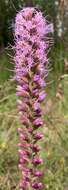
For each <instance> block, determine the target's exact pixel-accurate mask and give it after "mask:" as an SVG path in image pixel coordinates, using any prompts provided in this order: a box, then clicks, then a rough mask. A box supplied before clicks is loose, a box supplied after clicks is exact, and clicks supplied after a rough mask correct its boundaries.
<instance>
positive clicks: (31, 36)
mask: <svg viewBox="0 0 68 190" xmlns="http://www.w3.org/2000/svg"><path fill="white" fill-rule="evenodd" d="M52 31H53V27H52V24H49V22H47V20H46V18H44V17H43V14H42V13H41V11H37V10H36V9H35V8H30V7H28V8H23V10H21V11H20V12H18V14H17V15H16V19H15V51H16V52H15V57H14V61H15V79H16V81H17V88H16V95H17V98H18V100H17V107H18V113H19V116H20V121H21V124H22V127H21V128H18V130H17V131H18V133H19V140H20V142H19V143H18V147H19V151H18V152H19V168H20V170H21V171H22V180H21V182H20V190H26V189H31V188H33V189H39V190H40V189H43V185H42V183H41V182H40V180H39V177H40V176H41V175H42V174H43V172H42V171H41V169H40V170H38V168H37V167H38V166H39V165H40V164H42V163H43V160H42V159H41V158H39V151H40V147H39V145H38V144H37V142H38V140H41V139H42V138H43V135H42V134H41V133H40V132H38V131H37V130H38V128H39V127H42V126H43V121H42V108H41V102H42V101H43V100H44V99H45V97H46V93H45V86H46V82H45V76H47V74H48V71H47V69H46V65H47V64H48V61H49V60H48V58H47V49H48V47H49V45H50V42H49V36H48V38H47V35H48V34H49V33H50V32H52ZM47 39H48V40H47ZM36 131H37V132H36ZM35 166H36V169H35ZM33 180H34V181H33Z"/></svg>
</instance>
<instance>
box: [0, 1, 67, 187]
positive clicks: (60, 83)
mask: <svg viewBox="0 0 68 190" xmlns="http://www.w3.org/2000/svg"><path fill="white" fill-rule="evenodd" d="M24 6H35V7H37V8H39V9H41V11H43V14H44V15H45V16H47V19H48V20H49V21H50V22H52V23H53V26H54V34H53V38H54V45H53V47H52V49H51V52H50V53H49V58H50V65H49V71H50V72H49V75H48V77H47V79H46V83H47V87H46V92H47V97H46V101H45V102H44V106H43V110H44V121H45V126H44V129H43V132H44V137H45V138H44V141H43V143H42V144H41V146H43V148H42V152H41V155H42V157H43V158H44V169H45V175H44V179H43V182H44V185H45V189H44V190H68V178H67V173H68V166H67V164H68V43H67V42H68V0H0V190H18V189H19V186H18V183H19V178H20V172H19V170H18V167H17V165H18V153H17V151H18V150H17V143H18V134H17V132H16V128H17V127H18V126H20V122H19V118H18V116H17V109H16V95H15V88H16V84H15V82H14V81H10V80H9V79H10V78H11V77H12V76H13V74H14V73H13V68H14V64H12V62H13V61H12V56H13V54H14V53H13V52H12V49H11V47H12V45H13V44H14V42H13V38H14V18H15V15H16V13H17V12H18V11H19V10H20V9H22V8H23V7H24ZM9 55H10V56H9Z"/></svg>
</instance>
